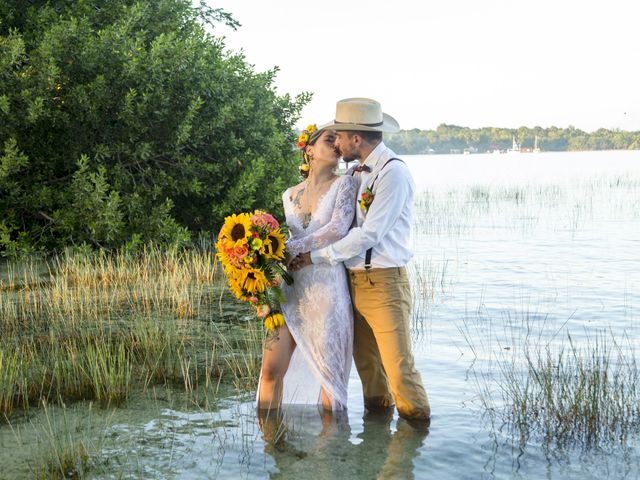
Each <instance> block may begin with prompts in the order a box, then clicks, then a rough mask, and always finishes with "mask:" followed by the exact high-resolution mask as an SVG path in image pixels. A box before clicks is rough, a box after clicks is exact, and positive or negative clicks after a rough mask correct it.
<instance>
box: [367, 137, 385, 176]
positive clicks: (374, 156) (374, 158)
mask: <svg viewBox="0 0 640 480" xmlns="http://www.w3.org/2000/svg"><path fill="white" fill-rule="evenodd" d="M386 150H387V146H386V145H385V144H384V142H380V143H379V144H378V145H377V146H376V148H374V149H373V150H372V151H371V153H370V154H369V156H368V157H367V158H366V159H365V161H364V165H366V166H368V167H369V168H371V171H373V170H375V169H376V167H377V166H378V164H379V163H380V160H381V159H382V158H383V154H384V153H385V151H386Z"/></svg>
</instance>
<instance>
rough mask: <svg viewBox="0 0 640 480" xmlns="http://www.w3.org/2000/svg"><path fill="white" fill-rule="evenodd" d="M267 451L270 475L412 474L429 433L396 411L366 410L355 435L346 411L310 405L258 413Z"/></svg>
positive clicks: (409, 475) (327, 476)
mask: <svg viewBox="0 0 640 480" xmlns="http://www.w3.org/2000/svg"><path fill="white" fill-rule="evenodd" d="M257 417H258V424H259V426H260V430H261V432H262V438H263V440H264V442H265V443H264V445H265V453H266V454H267V455H269V456H271V457H272V458H273V460H274V462H275V467H276V471H273V472H269V473H270V476H271V477H277V478H283V477H285V478H286V477H289V476H290V477H292V478H293V477H295V476H299V475H308V474H309V473H310V472H313V476H314V478H319V479H324V478H327V479H333V478H345V477H349V478H403V479H412V478H414V477H415V476H414V464H413V461H414V459H415V458H416V457H417V456H418V455H419V449H420V447H422V445H423V443H424V440H425V439H426V437H427V435H428V434H429V428H428V425H425V424H424V423H422V424H420V423H418V424H410V423H408V422H407V421H405V420H403V419H399V420H397V422H396V423H395V429H394V428H392V423H393V413H392V412H388V413H367V414H365V416H364V417H363V419H362V420H363V424H362V431H361V432H360V433H358V434H357V435H355V436H352V434H351V427H350V425H349V417H348V415H347V413H346V412H341V413H338V414H332V413H331V412H326V411H322V410H319V409H317V408H315V407H309V406H304V407H303V406H288V407H286V408H285V409H284V410H277V411H276V410H271V411H266V410H262V411H259V412H258V415H257Z"/></svg>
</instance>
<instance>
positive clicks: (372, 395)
mask: <svg viewBox="0 0 640 480" xmlns="http://www.w3.org/2000/svg"><path fill="white" fill-rule="evenodd" d="M349 288H350V291H351V299H352V301H353V311H354V332H353V333H354V346H353V358H354V360H355V364H356V368H357V369H358V374H359V375H360V379H361V380H362V389H363V394H364V404H365V407H366V408H367V409H369V410H375V409H380V408H386V407H390V406H392V405H393V402H395V404H396V408H397V409H398V413H399V414H400V416H402V417H405V418H426V417H429V416H430V415H431V408H430V407H429V400H428V398H427V393H426V392H425V389H424V387H423V386H422V379H421V377H420V373H418V371H417V370H416V368H415V365H414V361H413V355H412V354H411V339H410V337H409V321H410V318H411V304H412V300H411V288H410V286H409V280H408V278H407V273H406V270H405V269H404V268H374V269H371V270H369V271H368V272H365V271H358V270H350V271H349Z"/></svg>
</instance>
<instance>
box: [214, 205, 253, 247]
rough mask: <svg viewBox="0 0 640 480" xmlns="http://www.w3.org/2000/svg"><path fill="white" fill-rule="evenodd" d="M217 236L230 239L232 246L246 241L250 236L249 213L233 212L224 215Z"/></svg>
mask: <svg viewBox="0 0 640 480" xmlns="http://www.w3.org/2000/svg"><path fill="white" fill-rule="evenodd" d="M219 238H221V239H223V238H224V239H227V240H230V241H231V242H232V243H233V246H234V247H235V246H237V245H242V244H245V243H247V242H248V240H249V238H251V215H249V214H248V213H240V214H238V215H236V214H235V213H234V214H233V215H229V216H228V217H226V218H225V219H224V225H222V229H221V230H220V235H219Z"/></svg>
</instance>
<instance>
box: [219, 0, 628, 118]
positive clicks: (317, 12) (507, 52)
mask: <svg viewBox="0 0 640 480" xmlns="http://www.w3.org/2000/svg"><path fill="white" fill-rule="evenodd" d="M207 4H208V5H209V6H211V7H214V8H223V9H224V10H226V11H227V12H230V13H231V14H232V15H233V16H234V18H235V19H236V20H237V21H239V22H240V24H241V27H239V28H238V30H236V31H233V30H232V29H230V28H226V27H221V26H216V27H215V28H214V32H213V33H214V34H215V35H218V36H224V37H225V43H226V45H227V47H228V48H229V49H231V50H234V51H242V52H243V53H244V55H245V57H246V59H247V62H248V63H250V64H252V65H254V67H255V70H256V71H265V70H269V69H272V68H274V67H276V66H277V67H278V68H279V72H278V74H277V76H276V79H275V83H274V86H275V89H276V91H277V92H278V93H279V94H284V93H290V94H292V95H295V94H297V93H300V92H303V91H307V92H312V93H313V99H312V101H311V102H310V103H309V104H308V105H307V106H306V107H305V108H304V110H303V111H302V117H301V119H300V121H299V125H298V126H303V125H306V124H308V123H317V124H321V123H325V122H327V121H329V120H331V119H333V117H334V113H335V103H336V101H338V100H340V99H342V98H348V97H368V98H374V99H376V100H378V101H379V102H380V103H381V104H382V108H383V110H384V111H385V112H386V113H388V114H390V115H392V116H393V117H394V118H396V120H398V122H399V123H400V126H401V128H403V129H411V128H419V129H423V130H425V129H434V128H436V127H437V126H438V125H439V124H441V123H446V124H454V125H460V126H466V127H471V128H479V127H486V126H491V127H504V128H517V127H520V126H526V127H534V126H540V127H544V128H546V127H550V126H557V127H563V128H566V127H568V126H570V125H572V126H574V127H577V128H580V129H582V130H585V131H593V130H596V129H598V128H609V129H621V130H640V27H639V24H638V22H639V21H640V20H639V19H640V1H638V0H624V1H623V0H599V1H596V0H582V1H581V0H535V1H532V0H422V1H420V0H324V1H320V0H318V1H306V2H302V1H293V0H272V1H266V0H207Z"/></svg>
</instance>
